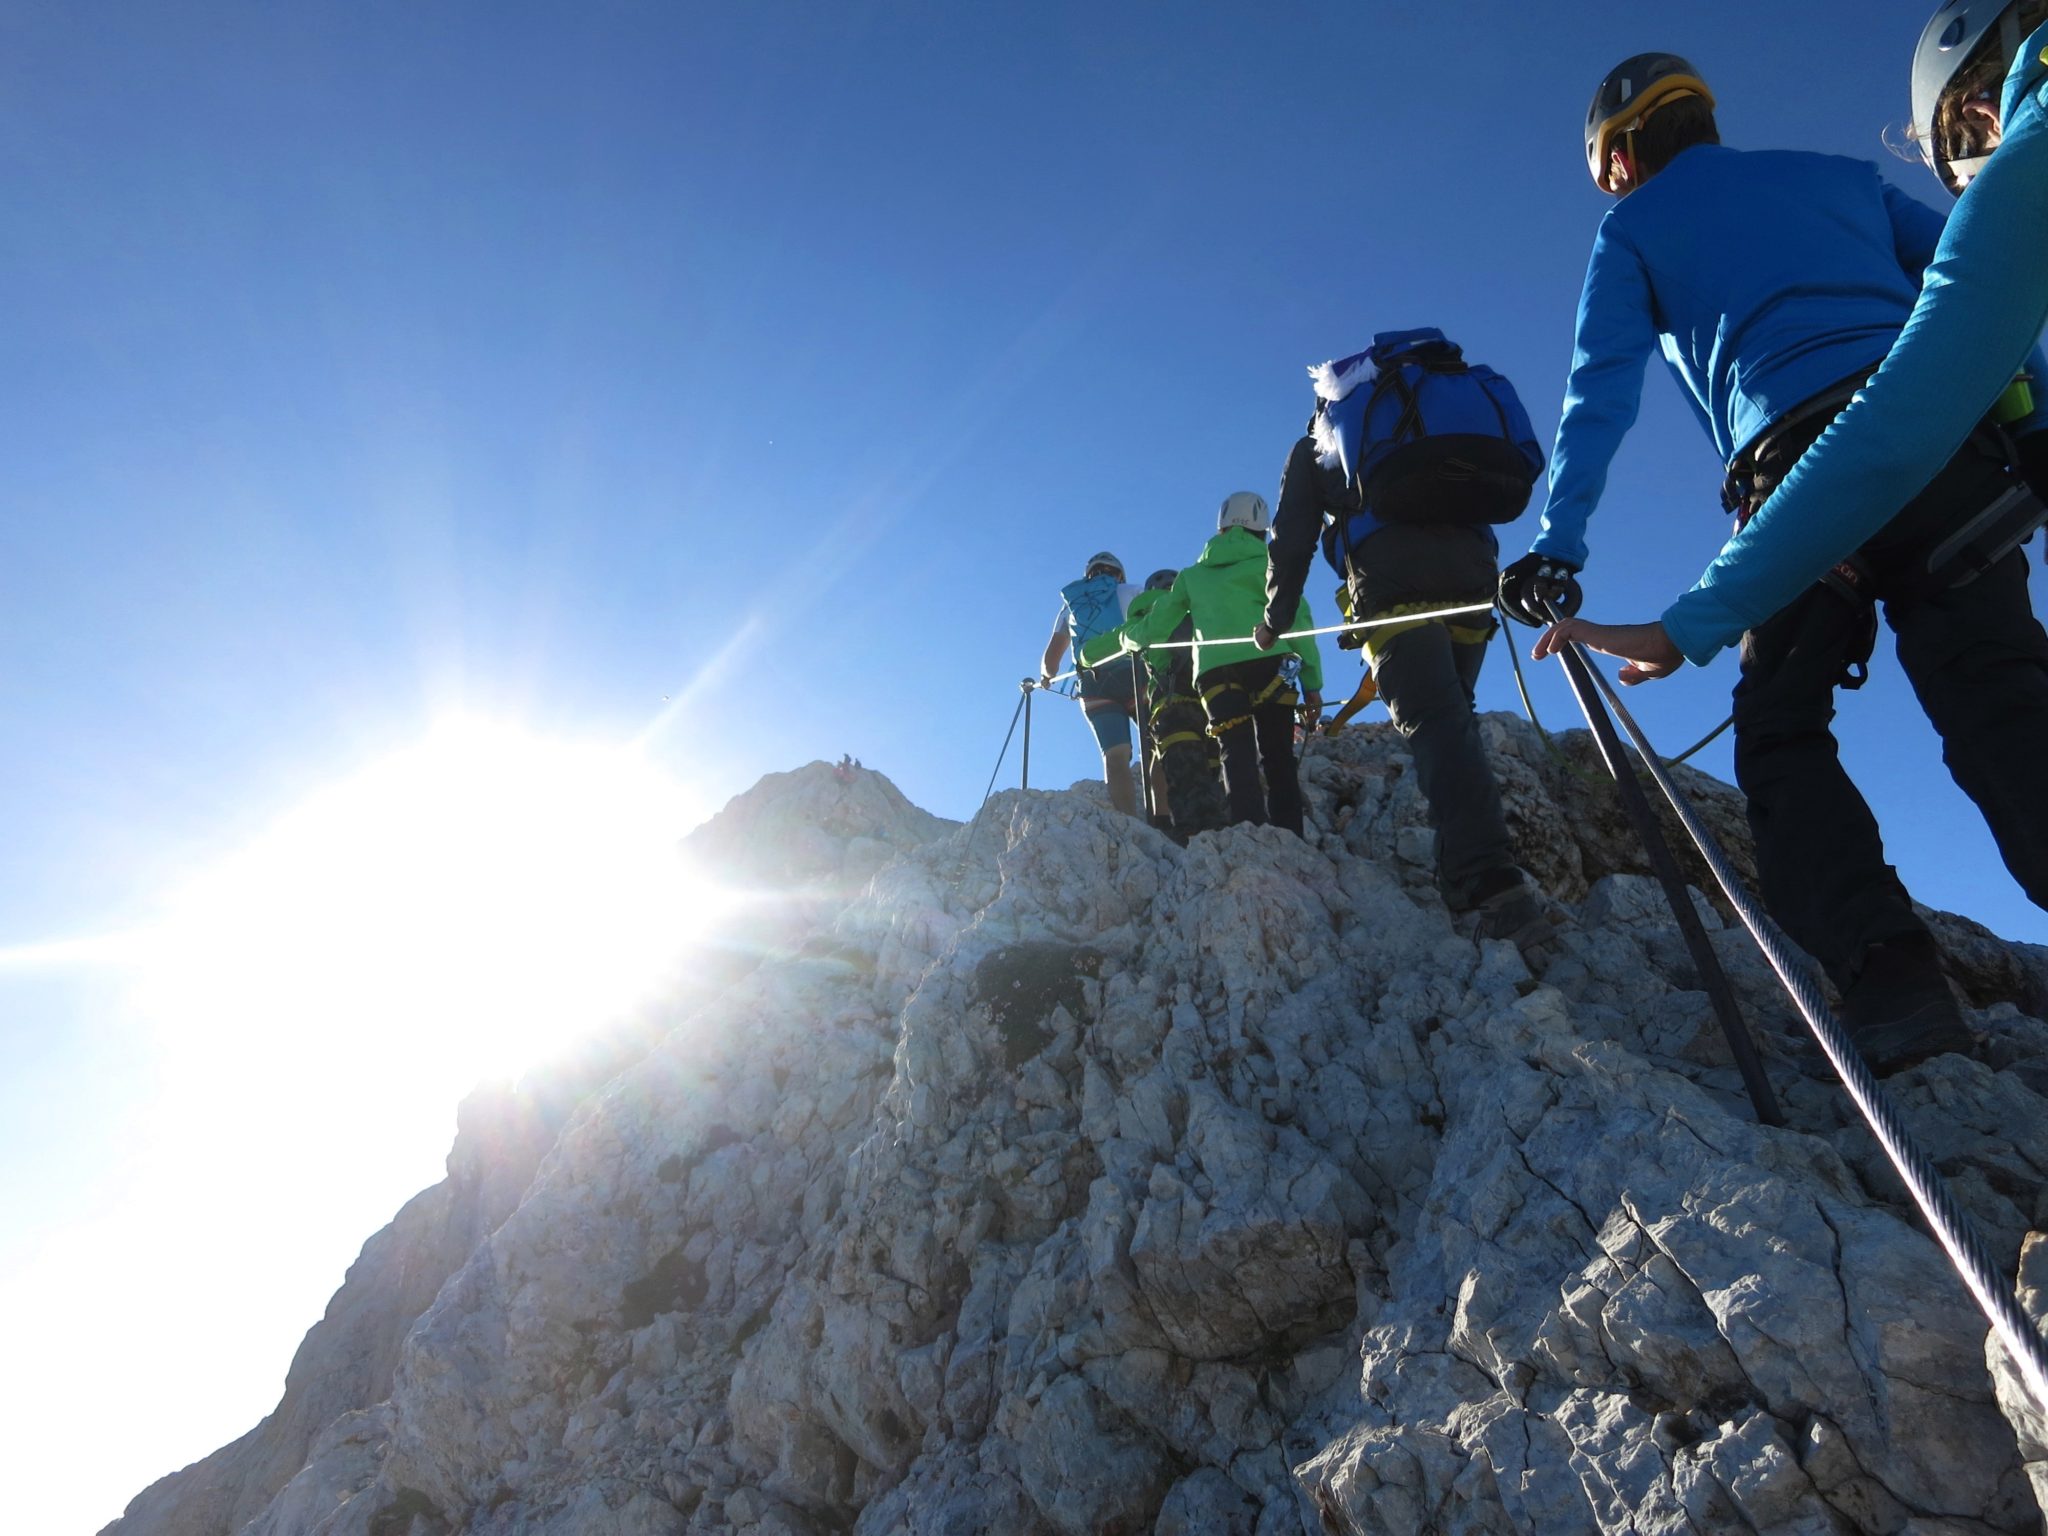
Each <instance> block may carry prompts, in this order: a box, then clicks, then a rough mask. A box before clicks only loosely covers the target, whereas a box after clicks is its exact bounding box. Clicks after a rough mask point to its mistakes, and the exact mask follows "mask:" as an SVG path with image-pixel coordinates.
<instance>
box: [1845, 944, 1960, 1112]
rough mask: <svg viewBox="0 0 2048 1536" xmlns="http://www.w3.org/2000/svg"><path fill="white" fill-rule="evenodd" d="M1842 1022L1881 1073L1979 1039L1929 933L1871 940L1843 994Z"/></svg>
mask: <svg viewBox="0 0 2048 1536" xmlns="http://www.w3.org/2000/svg"><path fill="white" fill-rule="evenodd" d="M1842 1023H1843V1025H1844V1026H1845V1027H1846V1028H1847V1029H1848V1031H1849V1038H1850V1040H1851V1041H1852V1042H1854V1044H1855V1046H1856V1049H1857V1051H1858V1052H1859V1053H1861V1055H1862V1057H1863V1059H1864V1060H1865V1061H1867V1062H1868V1063H1870V1070H1871V1071H1873V1072H1875V1073H1876V1074H1877V1075H1878V1076H1879V1077H1888V1076H1890V1075H1891V1074H1892V1073H1894V1072H1902V1071H1904V1070H1905V1069H1906V1068H1907V1067H1911V1066H1917V1065H1919V1063H1921V1062H1923V1061H1926V1060H1927V1059H1928V1058H1929V1057H1932V1056H1940V1055H1942V1054H1943V1053H1945V1052H1948V1051H1962V1052H1965V1053H1967V1052H1968V1051H1969V1049H1970V1048H1971V1046H1972V1045H1973V1044H1974V1043H1975V1040H1974V1037H1973V1036H1972V1035H1971V1033H1970V1027H1969V1026H1968V1025H1967V1024H1965V1023H1964V1022H1963V1014H1962V1010H1961V1009H1960V1008H1958V1007H1957V1006H1956V999H1955V994H1954V993H1953V992H1951V991H1949V986H1948V978H1947V977H1945V976H1943V975H1942V973H1941V962H1940V959H1939V952H1938V951H1937V950H1936V949H1935V947H1934V940H1933V939H1932V938H1930V937H1928V936H1927V935H1925V934H1908V935H1905V936H1903V937H1901V938H1896V939H1886V940H1884V941H1883V942H1882V943H1879V944H1873V945H1871V946H1870V948H1869V949H1867V950H1865V951H1864V952H1863V965H1862V968H1861V969H1860V971H1859V972H1858V973H1857V977H1856V980H1855V981H1854V982H1852V983H1851V984H1850V985H1849V987H1848V989H1847V990H1846V991H1845V992H1844V993H1843V994H1842Z"/></svg>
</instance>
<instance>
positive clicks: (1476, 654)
mask: <svg viewBox="0 0 2048 1536" xmlns="http://www.w3.org/2000/svg"><path fill="white" fill-rule="evenodd" d="M1483 625H1484V619H1483V616H1475V620H1474V628H1475V629H1477V628H1481V627H1483ZM1485 660H1486V641H1485V640H1477V641H1474V640H1467V639H1460V638H1457V637H1455V636H1453V635H1452V633H1451V631H1450V628H1449V626H1447V625H1445V624H1444V623H1443V622H1441V621H1432V622H1430V623H1426V624H1421V625H1418V626H1417V627H1416V628H1414V629H1410V630H1404V631H1402V632H1401V633H1400V634H1398V635H1396V636H1394V638H1393V639H1392V640H1389V641H1387V642H1386V644H1384V645H1383V646H1380V647H1379V648H1378V653H1377V654H1376V655H1375V656H1374V658H1373V664H1372V675H1373V680H1374V681H1375V682H1377V683H1378V684H1379V686H1380V702H1381V703H1383V704H1385V705H1386V706H1387V713H1388V714H1389V715H1391V716H1392V717H1393V721H1394V726H1395V729H1397V730H1399V731H1400V733H1401V734H1402V735H1403V736H1404V737H1406V738H1407V741H1408V750H1409V751H1410V752H1412V753H1413V754H1414V756H1415V780H1416V784H1417V786H1418V787H1419V788H1420V789H1421V790H1422V798H1423V799H1424V800H1425V801H1427V802H1428V804H1429V819H1430V823H1431V824H1432V825H1433V826H1434V827H1435V828H1436V851H1437V882H1438V884H1439V886H1440V887H1441V888H1442V890H1443V893H1444V904H1445V905H1446V906H1448V907H1449V908H1450V909H1451V910H1452V911H1453V912H1459V911H1463V910H1464V909H1465V908H1467V907H1469V906H1471V905H1472V897H1473V893H1474V891H1475V889H1476V888H1478V886H1479V883H1480V881H1481V880H1482V879H1483V878H1484V877H1485V876H1487V875H1490V874H1493V873H1495V872H1496V871H1499V870H1502V869H1507V868H1511V867H1512V866H1513V865H1514V862H1515V851H1514V843H1513V840H1512V839H1511V838H1510V837H1509V836H1508V824H1507V818H1506V817H1505V816H1504V815H1503V814H1502V813H1501V805H1500V786H1499V784H1498V783H1496V782H1495V780H1494V777H1493V766H1492V764H1490V763H1488V762H1487V760H1486V746H1485V743H1483V742H1482V741H1481V740H1480V738H1479V718H1478V716H1477V715H1475V714H1474V713H1473V693H1474V690H1475V689H1476V688H1477V687H1478V686H1479V668H1480V665H1481V663H1483V662H1484V661H1485Z"/></svg>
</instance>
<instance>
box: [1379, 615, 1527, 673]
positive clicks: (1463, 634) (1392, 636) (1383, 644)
mask: <svg viewBox="0 0 2048 1536" xmlns="http://www.w3.org/2000/svg"><path fill="white" fill-rule="evenodd" d="M1443 606H1444V600H1443V599H1442V598H1436V599H1434V600H1432V601H1429V602H1423V603H1396V604H1395V605H1394V606H1393V607H1391V608H1383V609H1381V610H1380V611H1379V612H1378V613H1376V614H1373V615H1372V617H1373V618H1374V619H1378V620H1385V619H1395V618H1399V617H1400V616H1401V615H1402V614H1404V613H1427V612H1429V611H1430V610H1431V609H1433V608H1441V607H1443ZM1425 624H1441V625H1443V627H1444V628H1445V629H1447V630H1449V631H1450V632H1451V639H1452V640H1454V641H1455V642H1457V643H1458V644H1460V645H1484V644H1486V642H1487V641H1489V640H1491V639H1492V638H1493V632H1494V630H1495V629H1496V628H1498V627H1499V626H1497V625H1496V624H1495V623H1494V621H1493V620H1492V618H1490V617H1489V618H1488V619H1487V620H1486V622H1485V623H1484V624H1454V623H1452V622H1450V621H1449V620H1448V619H1417V620H1415V622H1414V623H1412V624H1387V623H1382V624H1381V625H1380V627H1379V628H1377V629H1369V630H1367V631H1366V632H1365V654H1366V658H1367V663H1368V665H1371V666H1378V665H1379V659H1380V656H1381V655H1382V653H1384V652H1385V650H1386V648H1387V647H1388V646H1389V645H1391V644H1392V643H1393V642H1394V641H1396V640H1398V639H1399V638H1400V637H1401V636H1403V635H1405V634H1407V633H1408V632H1409V631H1410V630H1414V629H1420V628H1422V626H1423V625H1425Z"/></svg>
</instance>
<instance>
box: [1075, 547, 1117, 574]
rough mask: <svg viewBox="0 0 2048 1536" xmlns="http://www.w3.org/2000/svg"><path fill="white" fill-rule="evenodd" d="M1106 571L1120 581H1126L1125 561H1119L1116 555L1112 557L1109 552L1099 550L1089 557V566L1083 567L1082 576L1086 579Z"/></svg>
mask: <svg viewBox="0 0 2048 1536" xmlns="http://www.w3.org/2000/svg"><path fill="white" fill-rule="evenodd" d="M1104 571H1107V572H1109V574H1110V575H1112V576H1114V577H1115V578H1116V579H1117V580H1118V581H1122V580H1123V579H1124V563H1123V561H1121V560H1119V559H1117V557H1116V556H1115V555H1112V554H1111V553H1110V552H1109V551H1108V550H1106V549H1099V550H1097V551H1096V552H1095V553H1094V554H1092V555H1090V556H1089V557H1088V564H1087V565H1085V566H1084V567H1082V570H1081V575H1082V576H1083V577H1084V578H1085V577H1089V576H1095V575H1099V574H1100V573H1102V572H1104Z"/></svg>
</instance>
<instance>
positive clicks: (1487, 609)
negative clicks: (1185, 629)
mask: <svg viewBox="0 0 2048 1536" xmlns="http://www.w3.org/2000/svg"><path fill="white" fill-rule="evenodd" d="M1491 612H1493V603H1492V601H1491V600H1489V601H1487V602H1483V603H1460V604H1459V605H1458V606H1456V607H1455V608H1431V609H1429V610H1428V611H1427V612H1424V613H1396V614H1389V615H1388V616H1387V617H1386V618H1383V619H1352V620H1347V621H1346V622H1345V623H1342V624H1325V625H1323V626H1322V627H1321V628H1320V629H1289V630H1282V631H1281V632H1279V633H1278V634H1276V635H1274V636H1273V638H1274V640H1275V641H1276V642H1277V641H1280V640H1306V639H1308V638H1309V637H1310V636H1313V635H1345V634H1350V633H1352V632H1353V631H1355V630H1361V629H1381V628H1384V627H1385V626H1387V625H1389V624H1426V623H1428V622H1429V621H1430V620H1431V619H1450V618H1456V617H1457V616H1458V615H1459V614H1464V613H1491ZM1255 644H1257V641H1255V640H1254V639H1253V638H1252V636H1250V635H1232V636H1227V637H1224V638H1221V639H1215V640H1211V639H1207V638H1203V639H1199V640H1157V641H1154V642H1153V643H1152V644H1150V645H1144V646H1139V647H1138V649H1139V650H1142V651H1191V650H1193V649H1195V648H1196V647H1197V646H1203V645H1255ZM1077 670H1078V669H1076V670H1070V671H1066V672H1058V673H1055V674H1054V675H1053V676H1051V677H1047V678H1041V679H1040V680H1039V683H1038V686H1039V687H1041V688H1043V687H1046V686H1047V685H1049V684H1052V683H1064V682H1067V681H1069V680H1070V679H1072V678H1073V677H1074V676H1076V674H1077Z"/></svg>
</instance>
